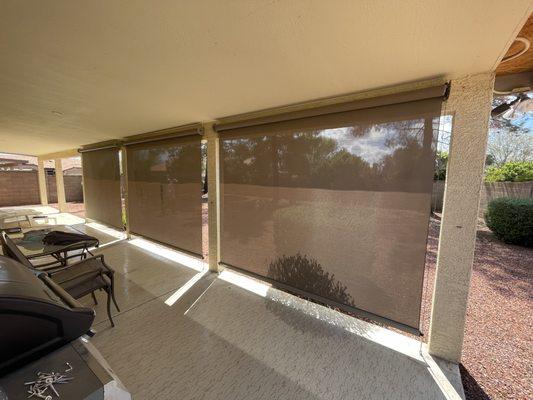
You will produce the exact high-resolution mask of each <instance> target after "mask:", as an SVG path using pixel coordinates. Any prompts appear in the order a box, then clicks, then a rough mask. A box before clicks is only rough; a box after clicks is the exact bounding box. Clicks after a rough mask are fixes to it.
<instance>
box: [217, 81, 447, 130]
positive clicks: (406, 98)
mask: <svg viewBox="0 0 533 400" xmlns="http://www.w3.org/2000/svg"><path fill="white" fill-rule="evenodd" d="M447 93H448V84H443V85H439V86H432V87H428V88H423V89H417V90H412V91H407V92H401V93H395V94H391V95H387V96H381V97H373V98H368V99H361V100H355V101H350V102H344V103H336V104H331V105H327V106H321V107H310V108H305V109H301V110H296V111H290V112H281V113H277V114H274V115H268V116H262V117H257V118H246V117H244V116H243V117H242V119H240V118H239V117H238V116H236V117H231V118H224V119H222V121H221V122H220V123H218V124H215V125H214V126H213V128H214V129H215V130H216V131H217V132H224V131H228V130H233V129H239V128H246V127H252V126H258V125H264V124H272V123H275V122H283V121H290V120H297V119H303V118H309V117H317V116H320V115H328V114H336V113H344V112H347V111H356V110H363V109H368V108H375V107H381V106H387V105H392V104H400V103H408V102H413V101H419V100H428V99H445V98H446V96H447ZM225 120H228V122H225Z"/></svg>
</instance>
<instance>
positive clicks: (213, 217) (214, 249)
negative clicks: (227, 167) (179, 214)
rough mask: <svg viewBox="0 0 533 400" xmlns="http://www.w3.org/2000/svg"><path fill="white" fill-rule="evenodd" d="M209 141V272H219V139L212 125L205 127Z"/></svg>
mask: <svg viewBox="0 0 533 400" xmlns="http://www.w3.org/2000/svg"><path fill="white" fill-rule="evenodd" d="M204 131H205V138H206V139H207V186H208V212H209V218H208V228H209V270H210V271H213V272H218V262H219V245H220V240H219V239H220V231H219V230H220V224H219V216H220V187H219V185H220V182H219V179H218V178H219V167H220V160H219V139H218V133H216V132H215V131H214V130H213V125H212V124H206V125H204Z"/></svg>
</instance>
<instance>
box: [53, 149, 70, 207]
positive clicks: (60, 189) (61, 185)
mask: <svg viewBox="0 0 533 400" xmlns="http://www.w3.org/2000/svg"><path fill="white" fill-rule="evenodd" d="M54 163H55V167H56V190H57V203H58V206H59V211H60V212H67V211H68V209H67V200H66V196H65V181H64V179H63V163H62V161H61V158H56V159H55V160H54Z"/></svg>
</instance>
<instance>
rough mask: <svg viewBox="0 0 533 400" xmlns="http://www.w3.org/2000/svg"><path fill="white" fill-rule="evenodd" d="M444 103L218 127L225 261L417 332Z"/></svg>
mask: <svg viewBox="0 0 533 400" xmlns="http://www.w3.org/2000/svg"><path fill="white" fill-rule="evenodd" d="M444 94H445V87H444V86H443V87H440V88H432V89H426V90H422V91H416V92H410V93H404V94H397V95H393V96H385V97H383V98H376V99H368V100H362V101H360V102H356V103H357V107H355V104H356V103H351V104H349V105H336V106H335V111H334V112H333V111H332V110H333V108H330V107H328V108H326V109H327V110H328V112H316V111H317V110H314V112H313V113H312V114H307V113H308V112H311V111H308V110H306V111H302V112H298V113H291V118H288V117H287V116H286V115H285V116H274V117H268V118H267V119H260V120H259V119H257V120H255V121H254V122H253V123H252V124H250V121H247V123H246V124H245V123H244V122H243V123H242V124H233V125H229V124H228V125H220V126H218V130H222V131H224V134H223V135H221V136H220V141H221V142H220V160H221V161H220V163H221V164H220V177H221V184H220V199H221V203H220V224H221V225H220V258H221V262H222V263H223V264H225V265H229V266H233V267H235V268H238V269H240V270H243V271H245V272H248V273H251V274H253V275H257V276H260V277H264V278H267V279H268V280H270V281H271V282H274V283H278V284H280V286H281V287H283V288H288V289H289V290H292V291H294V292H297V293H300V294H303V295H305V296H307V297H311V298H316V299H317V300H320V301H325V302H327V303H330V304H332V305H335V306H337V307H341V308H343V309H345V310H347V311H350V312H354V313H360V314H363V315H365V316H370V317H372V318H374V319H376V320H380V321H386V322H389V323H390V324H392V325H395V326H397V327H399V328H402V329H405V330H407V331H410V332H418V330H419V319H420V306H421V295H422V286H423V277H424V262H425V253H426V240H427V231H428V223H429V215H430V204H431V192H432V181H433V169H434V162H435V149H436V141H437V136H438V130H439V124H440V114H441V106H442V100H443V98H444ZM332 107H333V106H332ZM345 110H349V111H345ZM329 111H332V112H329ZM293 117H296V118H293Z"/></svg>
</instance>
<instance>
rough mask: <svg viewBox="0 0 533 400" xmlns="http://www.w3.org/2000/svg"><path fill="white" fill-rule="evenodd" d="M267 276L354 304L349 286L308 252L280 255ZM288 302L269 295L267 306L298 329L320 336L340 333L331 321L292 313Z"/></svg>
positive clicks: (298, 295)
mask: <svg viewBox="0 0 533 400" xmlns="http://www.w3.org/2000/svg"><path fill="white" fill-rule="evenodd" d="M268 277H269V278H270V279H272V280H274V281H275V282H280V283H282V284H284V285H288V286H290V287H294V288H297V289H298V290H302V291H305V292H308V293H311V294H316V295H319V296H321V297H324V298H327V299H331V300H333V301H335V302H338V303H342V304H347V305H350V306H353V298H352V296H351V295H350V294H348V292H347V288H346V286H344V285H342V284H341V283H340V282H338V281H337V280H336V279H335V275H334V274H330V273H328V272H326V271H324V269H323V268H322V266H321V265H320V264H319V263H318V262H317V261H316V260H314V259H311V258H308V257H307V256H306V255H301V254H300V253H298V254H296V255H294V256H285V255H283V256H281V257H279V258H278V259H277V260H275V261H273V262H271V263H270V266H269V269H268ZM273 286H274V287H275V286H276V284H275V283H274V284H273ZM283 289H286V288H283ZM286 291H288V292H290V293H291V294H293V295H295V296H297V297H300V298H304V299H306V300H310V301H312V302H315V303H318V304H322V303H321V302H318V301H316V300H314V299H312V298H308V297H306V296H305V295H301V294H299V293H296V291H295V292H291V290H290V289H288V290H286ZM289 303H290V299H285V298H284V299H281V300H280V299H273V298H268V299H267V301H266V308H267V310H269V311H271V312H272V313H274V314H275V315H276V316H277V317H278V318H280V319H281V320H282V321H284V322H285V323H286V324H288V325H290V326H292V327H293V328H295V329H296V330H297V331H300V332H304V333H311V334H312V335H314V336H321V337H328V336H333V335H336V334H338V332H339V331H338V330H336V329H333V327H331V326H330V324H328V323H327V322H325V321H324V320H321V319H319V318H317V317H316V315H306V313H303V312H300V311H292V312H291V305H290V304H289ZM326 306H327V305H326Z"/></svg>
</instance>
